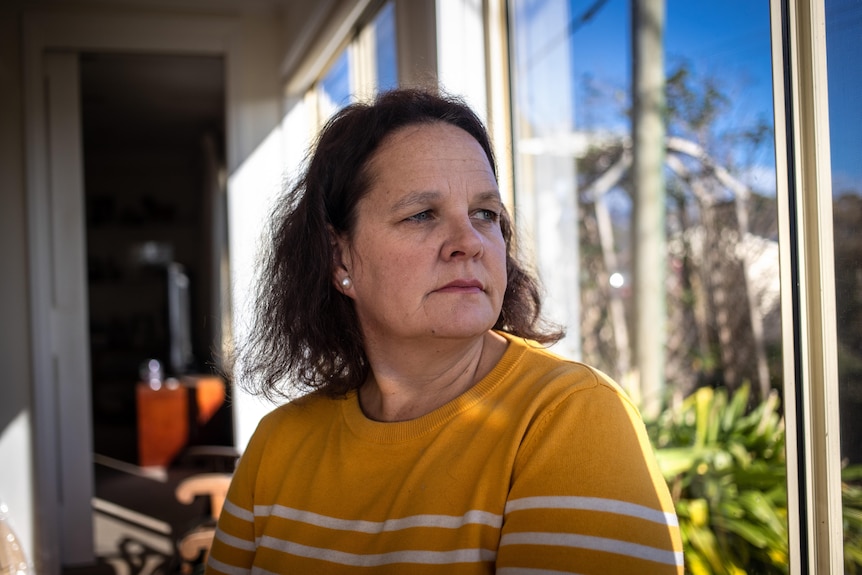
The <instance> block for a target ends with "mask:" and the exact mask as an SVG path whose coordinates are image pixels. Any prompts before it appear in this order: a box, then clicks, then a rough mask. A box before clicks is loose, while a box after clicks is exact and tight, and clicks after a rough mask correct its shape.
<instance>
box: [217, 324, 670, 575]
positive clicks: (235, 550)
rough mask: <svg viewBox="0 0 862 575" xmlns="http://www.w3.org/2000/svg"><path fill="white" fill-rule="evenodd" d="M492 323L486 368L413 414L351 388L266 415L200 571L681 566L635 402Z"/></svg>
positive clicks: (607, 574) (600, 573) (647, 569)
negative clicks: (362, 400) (466, 385)
mask: <svg viewBox="0 0 862 575" xmlns="http://www.w3.org/2000/svg"><path fill="white" fill-rule="evenodd" d="M503 335H506V337H507V339H509V346H508V349H507V350H506V353H505V354H504V356H503V358H502V360H501V361H500V363H499V364H498V365H497V366H496V367H495V368H494V370H493V371H492V372H491V373H490V374H488V376H487V377H485V378H484V379H483V380H482V381H480V382H479V383H477V384H476V385H475V386H474V387H473V388H472V389H470V390H469V391H467V392H466V393H464V394H463V395H461V396H460V397H458V398H456V399H455V400H453V401H451V402H450V403H448V404H446V405H444V406H443V407H441V408H439V409H437V410H436V411H433V412H431V413H429V414H427V415H425V416H423V417H420V418H418V419H415V420H412V421H406V422H398V423H381V422H375V421H372V420H369V419H367V418H366V417H365V416H364V415H363V414H362V411H361V410H360V408H359V404H358V400H357V397H356V395H355V394H352V395H350V396H348V397H347V398H346V399H330V398H327V397H325V396H322V395H319V394H312V395H309V396H306V397H304V398H301V399H299V400H296V401H293V402H292V403H289V404H287V405H284V406H282V407H279V408H278V409H276V410H275V411H273V412H272V413H270V414H269V415H267V416H266V417H265V418H264V419H263V420H262V421H261V423H260V426H259V428H258V430H257V431H256V433H255V435H254V437H253V438H252V440H251V441H250V443H249V445H248V448H247V450H246V451H245V453H244V454H243V456H242V458H241V460H240V463H239V466H238V468H237V471H236V473H235V476H234V479H233V483H232V484H231V488H230V492H229V494H228V499H227V501H226V503H225V506H224V510H223V512H222V514H221V517H220V519H219V525H218V532H217V534H216V537H215V541H214V543H213V547H212V551H211V554H210V558H209V561H208V565H207V572H208V573H210V574H215V573H226V574H229V575H245V574H247V573H261V574H266V573H297V574H317V573H325V574H329V573H333V574H338V573H368V574H370V573H374V574H387V573H409V574H419V575H421V574H431V573H434V574H438V573H442V574H446V575H460V574H468V573H469V574H478V573H498V574H515V573H518V574H524V575H527V574H529V575H539V574H543V575H550V574H553V573H578V574H581V575H590V574H595V575H612V574H618V573H637V574H648V573H649V574H652V573H656V574H659V573H661V574H664V573H668V574H670V573H672V574H680V573H682V572H683V568H682V563H683V560H682V545H681V542H680V535H679V528H678V524H677V519H676V515H675V514H674V510H673V504H672V502H671V499H670V496H669V494H668V490H667V487H666V485H665V483H664V481H663V479H662V477H661V475H660V473H659V471H658V468H657V466H656V463H655V461H654V458H653V455H652V451H651V448H650V445H649V443H648V441H647V437H646V434H645V432H644V427H643V424H642V422H641V419H640V416H639V415H638V412H637V409H636V408H635V407H634V406H633V405H632V404H631V402H630V401H629V400H628V399H627V398H626V396H625V395H624V393H623V392H622V391H621V390H620V389H619V388H618V387H617V386H616V384H614V383H613V382H612V381H610V380H609V379H608V378H607V377H606V376H605V375H603V374H601V373H599V372H597V371H595V370H593V369H591V368H589V367H587V366H584V365H582V364H578V363H574V362H569V361H565V360H562V359H560V358H558V357H556V356H554V355H553V354H551V353H549V352H548V351H546V350H544V349H541V348H538V347H535V346H532V345H530V344H528V343H526V342H525V341H524V340H522V339H518V338H514V337H512V336H508V335H507V334H503Z"/></svg>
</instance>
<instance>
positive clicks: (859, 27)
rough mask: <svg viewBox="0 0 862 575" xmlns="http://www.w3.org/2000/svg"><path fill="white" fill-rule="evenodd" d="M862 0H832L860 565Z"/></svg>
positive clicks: (852, 564)
mask: <svg viewBox="0 0 862 575" xmlns="http://www.w3.org/2000/svg"><path fill="white" fill-rule="evenodd" d="M860 34H862V3H859V2H858V1H855V0H826V49H827V54H826V55H827V62H828V70H827V77H828V79H829V135H830V151H831V155H832V157H831V162H832V201H833V207H832V213H833V234H834V237H833V240H834V249H835V305H836V312H837V316H838V317H837V320H838V321H837V324H838V350H837V351H838V393H839V401H840V410H841V457H842V464H843V467H844V468H843V471H842V478H843V480H844V482H843V485H842V494H843V500H844V562H845V566H846V572H847V573H856V572H860V571H862V422H860V420H859V413H860V410H862V235H860V234H859V227H860V225H862V162H860V161H859V158H860V155H862V107H860V105H859V93H860V90H862V68H860V67H859V64H858V51H859V50H858V46H859V37H860Z"/></svg>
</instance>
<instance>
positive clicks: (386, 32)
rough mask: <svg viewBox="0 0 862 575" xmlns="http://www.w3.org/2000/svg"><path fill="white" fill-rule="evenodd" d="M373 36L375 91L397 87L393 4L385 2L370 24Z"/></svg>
mask: <svg viewBox="0 0 862 575" xmlns="http://www.w3.org/2000/svg"><path fill="white" fill-rule="evenodd" d="M372 27H373V29H374V35H375V42H374V63H375V69H376V70H377V89H378V90H380V91H385V90H389V89H392V88H396V87H398V61H397V56H396V50H397V47H396V45H395V4H394V2H391V1H390V2H387V3H386V4H384V5H383V8H381V9H380V12H379V13H378V14H377V17H376V18H375V19H374V22H373V24H372Z"/></svg>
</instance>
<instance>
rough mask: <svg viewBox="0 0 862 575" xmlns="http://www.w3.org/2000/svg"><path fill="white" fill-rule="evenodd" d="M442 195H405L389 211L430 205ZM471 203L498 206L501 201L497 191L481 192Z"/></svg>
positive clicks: (433, 192)
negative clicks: (487, 203)
mask: <svg viewBox="0 0 862 575" xmlns="http://www.w3.org/2000/svg"><path fill="white" fill-rule="evenodd" d="M442 195H443V194H442V193H440V192H435V191H424V192H414V193H412V194H407V195H406V196H404V197H403V198H401V199H400V200H398V201H397V202H395V203H394V204H393V205H392V210H391V211H393V212H399V211H401V210H404V209H407V208H410V207H412V206H416V205H423V204H428V203H432V202H434V201H437V200H438V199H440V197H441V196H442ZM473 201H479V202H486V201H493V202H495V203H497V204H500V205H502V204H503V200H502V199H501V198H500V192H498V191H497V190H488V191H487V192H482V193H480V194H479V195H478V196H476V197H475V198H473Z"/></svg>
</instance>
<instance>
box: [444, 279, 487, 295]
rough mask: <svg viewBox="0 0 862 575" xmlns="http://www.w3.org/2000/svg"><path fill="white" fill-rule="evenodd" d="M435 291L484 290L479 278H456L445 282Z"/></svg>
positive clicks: (478, 291)
mask: <svg viewBox="0 0 862 575" xmlns="http://www.w3.org/2000/svg"><path fill="white" fill-rule="evenodd" d="M435 291H437V292H441V293H481V292H483V291H485V286H483V285H482V282H480V281H479V280H467V279H458V280H454V281H451V282H449V283H447V284H446V285H444V286H443V287H440V288H438V289H436V290H435Z"/></svg>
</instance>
